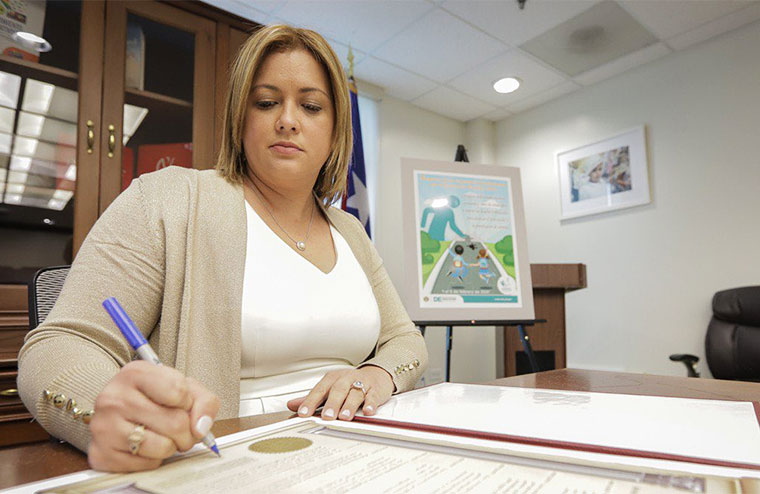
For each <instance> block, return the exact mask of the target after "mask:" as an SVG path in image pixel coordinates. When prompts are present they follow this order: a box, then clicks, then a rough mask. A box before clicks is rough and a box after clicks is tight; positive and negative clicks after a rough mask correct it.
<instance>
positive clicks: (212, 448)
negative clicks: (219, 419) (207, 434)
mask: <svg viewBox="0 0 760 494" xmlns="http://www.w3.org/2000/svg"><path fill="white" fill-rule="evenodd" d="M211 451H213V452H214V453H216V456H218V457H219V458H221V457H222V455H221V454H219V448H217V447H216V444H214V445H212V446H211Z"/></svg>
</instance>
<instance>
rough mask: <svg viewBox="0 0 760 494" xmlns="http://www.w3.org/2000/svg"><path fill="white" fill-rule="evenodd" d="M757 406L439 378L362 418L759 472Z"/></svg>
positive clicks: (400, 424)
mask: <svg viewBox="0 0 760 494" xmlns="http://www.w3.org/2000/svg"><path fill="white" fill-rule="evenodd" d="M756 410H757V408H756V404H755V403H752V402H738V401H721V400H699V399H686V398H667V397H656V396H636V395H621V394H612V393H588V392H577V391H555V390H547V389H528V388H510V387H503V386H487V385H476V384H454V383H443V384H437V385H435V386H429V387H425V388H420V389H417V390H414V391H411V392H408V393H404V394H401V395H397V396H394V397H393V398H391V400H390V401H389V402H388V403H386V404H385V405H383V406H382V407H380V408H379V409H378V411H377V414H376V415H374V416H372V417H366V418H359V420H360V421H365V422H366V423H376V424H378V423H385V424H393V425H395V426H403V425H406V426H409V425H411V424H413V425H416V426H419V425H427V426H433V428H435V427H439V428H445V429H449V428H453V429H463V430H471V431H472V430H475V431H478V432H482V433H491V434H495V435H503V436H512V437H513V438H527V439H531V440H532V439H539V440H543V443H536V442H532V443H531V442H526V443H525V444H540V445H544V446H551V447H560V448H561V447H563V445H562V444H561V443H569V444H570V445H572V446H573V448H574V449H575V450H578V451H592V452H593V451H597V450H600V449H601V448H608V449H611V450H613V452H614V451H617V452H618V454H624V455H631V456H642V457H644V458H661V459H676V460H678V459H679V458H680V461H690V462H694V463H702V464H706V465H717V466H729V467H737V468H746V469H750V470H751V469H754V470H756V471H757V474H758V476H760V423H759V422H758V415H757V411H756ZM427 430H431V429H427ZM507 440H509V438H507ZM584 447H585V448H586V449H584Z"/></svg>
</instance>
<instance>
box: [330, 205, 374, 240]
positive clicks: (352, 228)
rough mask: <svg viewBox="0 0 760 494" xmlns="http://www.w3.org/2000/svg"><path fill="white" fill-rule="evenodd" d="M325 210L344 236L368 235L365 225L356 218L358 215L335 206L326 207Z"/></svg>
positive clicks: (331, 221)
mask: <svg viewBox="0 0 760 494" xmlns="http://www.w3.org/2000/svg"><path fill="white" fill-rule="evenodd" d="M325 211H326V213H327V218H328V219H329V220H330V223H332V224H333V226H334V227H335V228H336V229H337V230H338V231H339V232H340V234H341V235H343V236H344V237H345V236H346V235H350V236H359V237H360V238H361V237H366V236H367V233H366V232H365V230H364V225H362V224H361V222H360V221H359V220H358V219H356V216H354V215H352V214H350V213H347V212H346V211H343V210H342V209H340V208H336V207H334V206H329V207H327V208H325Z"/></svg>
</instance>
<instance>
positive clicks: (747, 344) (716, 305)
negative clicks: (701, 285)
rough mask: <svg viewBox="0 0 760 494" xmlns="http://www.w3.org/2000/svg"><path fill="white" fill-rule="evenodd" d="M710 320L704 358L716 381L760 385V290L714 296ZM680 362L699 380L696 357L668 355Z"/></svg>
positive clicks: (736, 290)
mask: <svg viewBox="0 0 760 494" xmlns="http://www.w3.org/2000/svg"><path fill="white" fill-rule="evenodd" d="M712 309H713V317H712V319H710V324H709V325H708V326H707V335H706V336H705V356H706V358H707V366H708V367H709V368H710V372H711V373H712V375H713V377H714V378H716V379H733V380H739V381H760V286H746V287H742V288H732V289H730V290H723V291H720V292H717V293H716V294H715V295H714V296H713V300H712ZM670 360H673V361H677V362H682V363H683V364H684V365H685V366H686V370H687V372H688V374H689V376H690V377H698V376H699V374H698V373H697V371H696V369H695V367H694V366H695V364H696V363H697V362H698V361H699V357H697V356H695V355H689V354H676V355H671V356H670Z"/></svg>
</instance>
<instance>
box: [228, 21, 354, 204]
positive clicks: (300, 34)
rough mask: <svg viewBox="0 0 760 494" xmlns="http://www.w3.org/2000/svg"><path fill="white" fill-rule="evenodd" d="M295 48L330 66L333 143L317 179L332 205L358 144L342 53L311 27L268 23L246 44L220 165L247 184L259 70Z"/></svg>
mask: <svg viewBox="0 0 760 494" xmlns="http://www.w3.org/2000/svg"><path fill="white" fill-rule="evenodd" d="M296 49H305V50H306V51H308V52H309V53H310V54H311V55H312V56H313V57H314V59H315V60H316V61H317V62H318V63H319V64H320V65H321V66H322V67H323V68H324V69H325V72H326V73H327V77H328V79H329V81H330V90H331V92H332V105H333V110H334V114H335V122H334V126H333V135H332V143H331V144H330V154H329V156H328V157H327V161H325V163H324V165H323V166H322V168H321V169H320V171H319V176H318V177H317V181H316V182H315V183H314V192H315V194H316V195H317V197H319V199H320V200H321V201H322V202H323V203H324V204H325V205H329V204H331V203H332V202H334V201H335V200H336V199H337V198H338V197H340V196H341V195H342V194H343V192H344V190H345V188H346V175H347V173H348V163H349V160H350V159H351V146H352V145H353V130H352V127H351V100H350V97H349V93H348V84H347V82H346V75H345V73H344V71H343V67H342V66H341V64H340V62H339V60H338V57H337V56H336V55H335V52H334V51H333V50H332V48H330V45H329V44H328V43H327V41H326V40H325V39H324V38H323V37H322V36H321V35H320V34H319V33H316V32H314V31H311V30H309V29H301V28H296V27H292V26H286V25H282V24H277V25H272V26H264V27H262V28H260V29H259V30H257V31H256V32H255V33H254V34H253V35H252V36H251V37H249V38H248V40H246V42H245V43H243V46H242V47H241V48H240V51H239V52H238V56H237V58H236V59H235V63H234V64H233V65H232V68H231V69H230V83H229V87H228V88H227V98H226V99H227V102H226V104H225V108H224V123H223V127H222V144H221V149H220V150H219V156H218V157H217V160H216V169H217V171H218V173H219V174H220V175H221V176H223V177H224V178H225V179H227V180H228V181H229V182H232V183H242V182H243V180H244V179H245V177H246V175H247V173H248V164H247V161H246V159H245V155H244V153H243V129H244V126H245V116H246V110H247V105H248V97H249V95H250V92H251V86H252V84H253V79H254V77H255V76H256V71H257V70H258V69H259V67H261V65H262V64H263V63H264V60H266V58H267V57H268V56H269V55H270V54H271V53H272V52H275V51H278V52H283V51H291V50H296Z"/></svg>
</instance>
